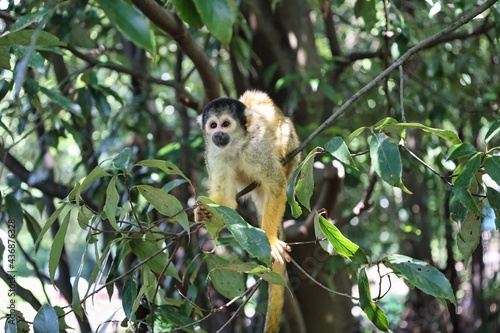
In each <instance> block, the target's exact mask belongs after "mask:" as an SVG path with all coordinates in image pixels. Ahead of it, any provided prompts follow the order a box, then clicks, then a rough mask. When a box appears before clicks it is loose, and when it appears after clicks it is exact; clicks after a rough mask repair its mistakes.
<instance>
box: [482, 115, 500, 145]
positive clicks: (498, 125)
mask: <svg viewBox="0 0 500 333" xmlns="http://www.w3.org/2000/svg"><path fill="white" fill-rule="evenodd" d="M498 132H500V119H498V120H497V121H495V122H494V123H493V125H491V127H490V128H489V129H488V132H486V135H485V136H484V142H485V143H488V142H490V140H491V139H493V137H494V136H495V135H497V134H498Z"/></svg>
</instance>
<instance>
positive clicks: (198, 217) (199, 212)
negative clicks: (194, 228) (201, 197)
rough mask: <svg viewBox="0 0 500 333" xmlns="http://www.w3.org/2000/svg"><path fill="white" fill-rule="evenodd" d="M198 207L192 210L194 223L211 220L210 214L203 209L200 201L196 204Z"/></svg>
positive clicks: (203, 206) (203, 205)
mask: <svg viewBox="0 0 500 333" xmlns="http://www.w3.org/2000/svg"><path fill="white" fill-rule="evenodd" d="M196 204H197V205H198V206H197V207H196V208H195V209H194V220H195V221H196V222H206V221H208V220H210V219H211V218H212V213H210V211H209V210H208V209H207V208H206V207H205V204H204V203H202V202H201V201H198V202H197V203H196Z"/></svg>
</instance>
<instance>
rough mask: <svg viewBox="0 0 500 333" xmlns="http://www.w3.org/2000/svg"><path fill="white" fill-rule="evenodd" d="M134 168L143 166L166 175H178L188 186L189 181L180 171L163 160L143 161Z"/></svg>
mask: <svg viewBox="0 0 500 333" xmlns="http://www.w3.org/2000/svg"><path fill="white" fill-rule="evenodd" d="M135 166H143V167H147V168H158V169H160V170H161V171H163V172H165V173H166V174H167V175H178V176H181V177H182V178H184V179H185V180H186V181H187V182H188V183H189V184H191V181H190V180H189V179H188V178H187V177H186V176H185V175H184V173H182V171H181V170H180V169H179V168H178V167H177V166H176V165H175V164H173V163H172V162H169V161H163V160H143V161H140V162H137V163H136V164H135Z"/></svg>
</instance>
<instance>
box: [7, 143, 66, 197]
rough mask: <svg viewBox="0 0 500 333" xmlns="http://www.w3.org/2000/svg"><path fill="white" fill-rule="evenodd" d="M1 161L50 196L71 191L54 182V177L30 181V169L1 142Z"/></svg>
mask: <svg viewBox="0 0 500 333" xmlns="http://www.w3.org/2000/svg"><path fill="white" fill-rule="evenodd" d="M0 158H1V162H2V164H3V165H5V167H6V168H7V169H9V170H10V171H11V172H12V173H13V174H15V175H16V176H17V177H18V178H19V179H20V180H21V181H23V182H25V183H26V184H28V185H29V186H31V187H34V188H37V189H39V190H40V191H42V192H43V193H44V194H46V195H47V196H49V197H52V198H54V197H57V198H64V197H66V196H67V195H68V193H69V192H70V189H69V188H68V187H66V186H64V185H61V184H58V183H56V182H54V181H53V180H52V179H45V180H43V181H40V182H37V183H33V182H32V181H30V171H29V170H28V169H26V168H25V167H24V166H23V165H22V164H21V163H20V162H19V161H18V160H17V159H16V158H15V157H14V156H12V155H11V154H10V153H9V150H8V149H7V148H5V147H4V146H3V144H0Z"/></svg>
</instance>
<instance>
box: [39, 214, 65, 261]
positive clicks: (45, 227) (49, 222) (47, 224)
mask: <svg viewBox="0 0 500 333" xmlns="http://www.w3.org/2000/svg"><path fill="white" fill-rule="evenodd" d="M64 207H66V204H62V205H61V206H60V207H59V208H57V209H56V211H55V212H54V213H53V214H52V215H50V217H49V219H48V220H47V222H45V224H44V225H43V228H42V231H40V234H39V235H38V238H37V240H36V242H35V251H37V250H38V247H39V246H40V242H41V241H42V238H43V236H44V235H45V233H46V232H47V230H49V228H50V227H51V226H52V224H53V223H54V222H55V221H56V219H57V218H58V217H59V214H61V212H62V210H63V209H64Z"/></svg>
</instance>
